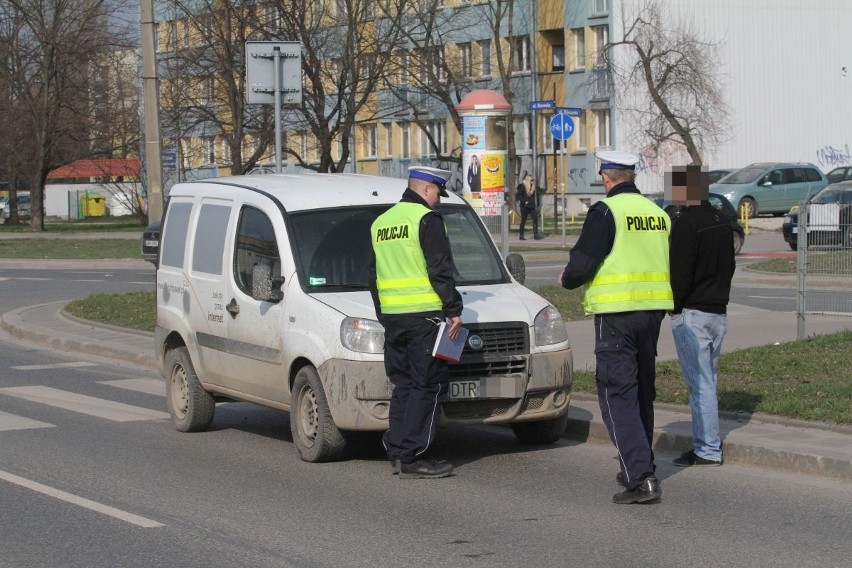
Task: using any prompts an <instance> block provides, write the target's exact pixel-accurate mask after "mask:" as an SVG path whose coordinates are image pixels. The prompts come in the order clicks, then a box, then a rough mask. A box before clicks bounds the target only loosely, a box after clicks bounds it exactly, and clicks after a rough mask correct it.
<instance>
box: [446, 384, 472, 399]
mask: <svg viewBox="0 0 852 568" xmlns="http://www.w3.org/2000/svg"><path fill="white" fill-rule="evenodd" d="M449 398H450V399H460V398H479V381H455V382H452V383H450V392H449Z"/></svg>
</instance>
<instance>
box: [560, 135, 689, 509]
mask: <svg viewBox="0 0 852 568" xmlns="http://www.w3.org/2000/svg"><path fill="white" fill-rule="evenodd" d="M597 157H598V159H599V160H600V170H599V172H598V173H599V174H600V176H601V178H602V180H603V186H604V189H605V190H606V197H605V198H604V199H602V200H601V201H599V202H597V203H595V204H594V205H592V207H591V208H590V209H589V212H588V215H587V216H586V221H585V222H584V223H583V228H582V231H581V233H580V237H579V239H578V240H577V244H576V245H575V246H574V248H572V249H571V253H570V258H569V261H568V264H567V265H566V266H565V268H564V269H563V270H562V272H561V273H560V274H559V278H558V282H559V284H560V285H561V286H563V287H565V288H569V289H570V288H577V287H579V286H581V285H585V298H584V301H583V307H584V310H585V312H586V315H593V316H594V325H595V361H596V369H595V382H596V384H597V390H598V403H599V404H600V408H601V415H602V417H603V421H604V423H605V424H606V427H607V431H608V432H609V436H610V439H611V440H612V443H613V444H614V445H615V448H616V450H617V452H618V459H619V463H620V465H621V471H619V472H618V475H617V476H616V481H617V482H618V483H619V484H621V485H623V486H624V491H622V492H619V493H616V494H615V495H613V498H612V500H613V502H615V503H619V504H628V503H651V502H655V501H658V500H659V499H660V497H661V495H662V488H661V487H660V482H659V480H658V479H657V477H656V476H655V470H656V464H655V462H654V452H653V450H652V448H651V441H652V436H653V432H654V397H655V391H654V382H655V378H656V375H655V365H656V355H657V340H658V339H659V336H660V325H661V324H662V321H663V317H664V316H665V313H666V312H667V311H671V309H672V307H673V303H672V291H671V286H670V285H669V231H670V221H669V217H668V215H667V214H666V213H665V212H664V211H663V210H662V209H660V208H659V207H657V206H656V205H654V203H652V202H651V201H650V200H649V199H647V198H646V197H644V196H643V195H642V194H641V193H640V192H639V190H638V189H637V187H636V185H635V184H634V180H635V177H636V174H635V166H636V163H637V162H638V161H639V157H638V156H635V155H632V154H628V153H625V152H617V151H602V152H598V153H597Z"/></svg>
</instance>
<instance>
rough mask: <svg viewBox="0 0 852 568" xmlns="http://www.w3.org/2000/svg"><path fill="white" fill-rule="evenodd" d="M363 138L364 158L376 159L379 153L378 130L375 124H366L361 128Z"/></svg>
mask: <svg viewBox="0 0 852 568" xmlns="http://www.w3.org/2000/svg"><path fill="white" fill-rule="evenodd" d="M361 136H363V148H362V153H363V156H362V157H363V158H375V157H376V153H377V151H378V139H377V136H378V130H377V128H376V125H375V124H366V125H364V126H362V127H361Z"/></svg>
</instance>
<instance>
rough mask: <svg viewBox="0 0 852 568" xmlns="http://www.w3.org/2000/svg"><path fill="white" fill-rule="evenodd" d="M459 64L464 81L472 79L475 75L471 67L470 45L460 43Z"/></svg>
mask: <svg viewBox="0 0 852 568" xmlns="http://www.w3.org/2000/svg"><path fill="white" fill-rule="evenodd" d="M459 64H460V67H461V69H460V71H461V78H462V79H470V77H471V75H472V74H473V69H472V65H471V55H470V44H469V43H460V44H459Z"/></svg>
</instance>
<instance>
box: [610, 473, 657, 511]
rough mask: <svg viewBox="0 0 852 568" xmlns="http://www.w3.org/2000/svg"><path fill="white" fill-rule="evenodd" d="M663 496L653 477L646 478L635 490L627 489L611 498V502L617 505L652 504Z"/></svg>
mask: <svg viewBox="0 0 852 568" xmlns="http://www.w3.org/2000/svg"><path fill="white" fill-rule="evenodd" d="M662 495H663V490H662V488H661V487H660V482H659V480H657V478H656V477H654V476H653V475H652V476H650V477H648V478H646V479H645V481H643V482H642V483H641V484H640V485H639V487H637V488H636V489H628V490H626V491H622V492H621V493H616V494H615V495H613V496H612V502H613V503H617V504H619V505H629V504H631V503H653V502H656V501H659V499H660V497H662Z"/></svg>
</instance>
